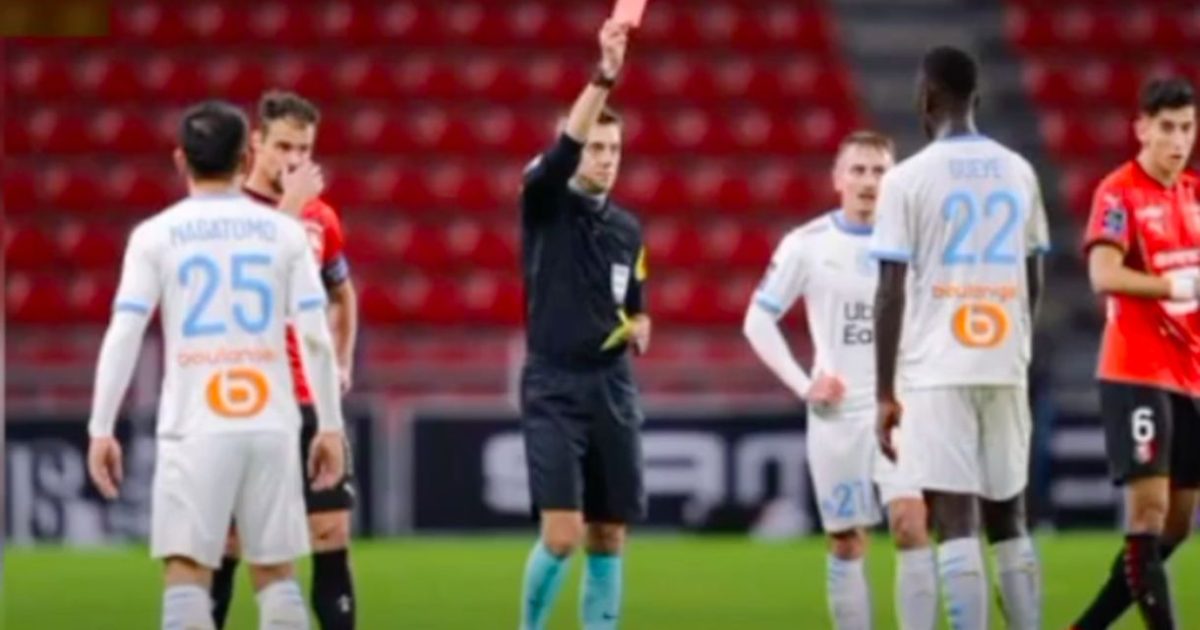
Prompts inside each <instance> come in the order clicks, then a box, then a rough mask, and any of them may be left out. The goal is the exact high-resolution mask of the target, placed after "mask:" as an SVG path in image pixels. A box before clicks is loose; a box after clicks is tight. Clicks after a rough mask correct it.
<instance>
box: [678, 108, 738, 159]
mask: <svg viewBox="0 0 1200 630" xmlns="http://www.w3.org/2000/svg"><path fill="white" fill-rule="evenodd" d="M664 118H665V123H666V125H667V137H668V139H669V140H670V143H671V149H672V150H673V151H672V152H680V153H693V154H697V153H698V154H708V155H723V154H726V153H731V152H733V151H734V149H735V148H736V145H735V144H734V140H733V138H732V137H731V136H730V134H729V128H728V127H727V126H726V124H725V119H724V118H723V117H719V116H717V115H716V114H712V115H710V114H709V113H708V112H706V111H705V110H701V109H686V110H682V111H678V112H672V113H670V114H667V115H666V116H665V117H664Z"/></svg>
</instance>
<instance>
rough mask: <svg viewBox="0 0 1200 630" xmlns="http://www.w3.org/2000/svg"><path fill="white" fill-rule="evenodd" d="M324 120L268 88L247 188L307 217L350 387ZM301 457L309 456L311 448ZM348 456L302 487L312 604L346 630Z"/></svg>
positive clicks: (303, 388) (351, 614) (224, 590)
mask: <svg viewBox="0 0 1200 630" xmlns="http://www.w3.org/2000/svg"><path fill="white" fill-rule="evenodd" d="M319 120H320V114H319V112H318V111H317V108H316V107H315V106H314V105H313V104H312V103H310V102H309V101H307V100H306V99H304V98H302V97H300V96H298V95H296V94H293V93H290V92H280V91H272V92H267V93H266V94H264V95H263V96H262V98H261V99H260V100H259V105H258V129H257V130H256V132H255V133H254V135H253V142H254V165H253V167H252V168H251V171H250V175H249V177H248V178H247V180H246V182H245V186H244V192H245V193H246V194H247V195H249V196H250V197H253V198H255V199H258V200H259V201H261V202H263V203H265V204H268V205H271V206H276V207H278V208H280V209H281V210H282V211H284V212H288V213H290V214H293V215H295V216H296V217H297V218H298V219H300V221H301V222H303V223H304V227H305V229H306V230H307V232H308V237H309V242H310V243H311V245H312V248H313V255H314V256H316V258H317V262H318V263H319V265H318V266H319V267H320V270H321V280H322V282H323V283H324V284H325V289H326V291H327V292H328V294H329V322H330V327H331V328H332V332H333V339H334V345H335V347H336V351H337V360H338V372H339V375H340V378H341V385H342V392H343V393H345V392H346V391H347V390H348V389H349V388H350V383H351V378H352V376H351V374H352V372H351V365H352V362H353V356H354V342H355V336H356V332H357V324H358V322H357V319H358V312H357V308H356V304H357V301H356V297H355V292H354V285H353V284H352V283H351V281H350V273H349V272H350V269H349V266H348V265H347V263H346V257H345V252H344V238H343V235H342V224H341V221H340V220H339V219H338V216H337V213H336V212H335V211H334V210H333V208H331V207H330V206H329V205H328V204H326V203H325V202H324V201H322V200H321V199H320V198H319V197H318V196H319V195H320V193H321V191H322V189H323V188H324V180H323V178H322V176H321V172H320V169H319V168H318V167H317V166H316V164H314V163H313V161H312V153H313V145H314V143H315V140H316V133H317V124H318V122H319ZM287 332H288V338H287V342H288V359H289V361H290V363H291V366H292V378H293V380H294V384H295V388H296V399H297V400H299V401H300V411H301V414H302V416H303V418H304V425H303V429H302V435H301V442H300V444H301V448H302V449H303V448H305V446H304V445H307V444H308V443H309V442H310V441H311V436H312V435H313V432H314V431H315V430H316V424H315V423H314V421H315V418H316V416H315V415H314V413H313V407H312V395H311V393H310V392H309V388H308V383H307V382H306V379H305V377H304V370H303V367H302V365H301V362H300V353H299V348H298V347H297V345H296V336H295V331H294V330H292V328H291V327H290V326H289V327H288V331H287ZM304 455H305V457H307V453H304ZM349 462H350V460H349V453H347V465H346V476H345V478H343V479H342V480H341V481H339V482H338V483H337V484H336V485H334V486H333V487H332V488H330V489H327V490H322V491H316V490H313V489H312V488H311V487H308V486H305V488H304V500H305V505H306V507H307V510H308V524H309V531H310V533H311V537H312V550H313V577H312V580H313V582H312V605H313V610H314V611H315V612H316V615H317V620H318V621H319V622H320V625H321V627H322V628H323V629H324V630H347V629H351V628H353V627H354V623H355V616H356V615H355V602H354V586H353V580H352V578H351V573H350V562H349V555H348V549H349V542H350V514H351V510H352V509H353V508H354V494H355V490H354V477H353V466H352V464H350V463H349ZM234 538H235V536H232V535H231V541H230V549H229V553H228V554H227V556H226V558H225V559H224V561H223V562H222V566H221V569H220V570H219V571H218V572H217V573H216V574H215V575H214V576H213V585H212V597H213V603H214V606H213V617H214V619H215V620H216V622H217V627H223V625H224V621H225V617H226V615H227V613H228V611H229V602H230V599H231V598H232V596H233V574H234V572H235V570H236V568H237V562H238V561H237V558H236V555H235V554H236V549H237V547H236V540H235V539H234Z"/></svg>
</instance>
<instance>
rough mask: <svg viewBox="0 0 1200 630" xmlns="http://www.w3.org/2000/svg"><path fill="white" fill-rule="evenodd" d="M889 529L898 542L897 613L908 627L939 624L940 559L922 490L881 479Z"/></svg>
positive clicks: (926, 628)
mask: <svg viewBox="0 0 1200 630" xmlns="http://www.w3.org/2000/svg"><path fill="white" fill-rule="evenodd" d="M879 491H880V496H881V498H882V500H883V501H884V503H885V504H886V505H887V506H888V510H887V511H888V529H889V530H890V531H891V533H892V541H893V542H894V543H895V545H896V579H895V582H896V587H895V591H896V615H897V616H898V617H899V622H900V624H899V625H900V627H901V628H903V629H904V630H933V629H934V628H935V627H937V612H938V607H937V606H938V582H937V559H936V558H935V557H934V553H933V547H932V546H931V545H930V542H929V513H928V511H927V510H926V509H925V500H924V499H923V498H922V497H921V493H920V491H919V490H912V489H908V488H904V489H900V488H897V487H895V486H892V485H890V484H887V483H880V485H879Z"/></svg>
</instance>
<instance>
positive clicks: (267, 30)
mask: <svg viewBox="0 0 1200 630" xmlns="http://www.w3.org/2000/svg"><path fill="white" fill-rule="evenodd" d="M316 13H317V8H316V7H311V6H309V5H306V4H297V3H284V2H262V3H258V4H257V5H255V6H254V7H253V8H252V9H251V10H250V15H249V30H250V36H251V37H252V38H254V39H257V40H260V41H272V42H278V43H279V44H281V45H283V46H299V45H303V44H307V43H309V42H313V41H317V38H318V27H317V22H318V20H319V16H318V15H317V14H316Z"/></svg>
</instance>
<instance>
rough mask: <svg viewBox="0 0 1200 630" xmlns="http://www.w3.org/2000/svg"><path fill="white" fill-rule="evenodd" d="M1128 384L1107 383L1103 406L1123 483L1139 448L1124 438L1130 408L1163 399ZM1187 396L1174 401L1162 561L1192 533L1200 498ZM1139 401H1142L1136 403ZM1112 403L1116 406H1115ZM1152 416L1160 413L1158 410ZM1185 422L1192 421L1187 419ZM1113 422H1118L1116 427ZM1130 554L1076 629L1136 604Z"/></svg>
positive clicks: (1094, 629)
mask: <svg viewBox="0 0 1200 630" xmlns="http://www.w3.org/2000/svg"><path fill="white" fill-rule="evenodd" d="M1123 387H1125V386H1117V385H1114V384H1103V383H1102V384H1101V401H1102V405H1105V409H1104V410H1103V412H1104V420H1105V426H1106V428H1107V429H1108V430H1107V431H1106V440H1107V442H1108V444H1107V446H1108V450H1109V459H1110V465H1111V467H1112V472H1113V474H1114V476H1115V477H1116V478H1117V479H1118V481H1120V480H1121V479H1122V478H1123V477H1124V476H1126V475H1128V474H1129V473H1128V472H1127V471H1126V470H1127V469H1128V468H1129V466H1130V464H1131V462H1130V461H1129V460H1130V458H1129V455H1128V453H1127V451H1128V450H1129V449H1131V448H1133V442H1131V441H1130V440H1131V438H1125V437H1121V436H1122V434H1124V433H1125V432H1126V431H1127V430H1128V429H1129V424H1130V422H1129V421H1128V420H1127V419H1126V418H1127V416H1128V415H1129V414H1130V413H1131V411H1130V409H1131V408H1134V407H1138V406H1149V407H1150V408H1151V409H1155V405H1154V404H1152V403H1153V402H1154V400H1155V399H1156V398H1161V397H1162V396H1161V395H1157V394H1152V393H1149V392H1140V393H1137V392H1129V391H1126V390H1124V389H1123ZM1106 388H1112V391H1109V392H1108V393H1105V389H1106ZM1184 400H1185V399H1182V398H1181V399H1180V401H1178V402H1177V401H1172V404H1171V413H1172V416H1173V417H1172V419H1173V420H1177V421H1176V422H1173V423H1172V425H1173V428H1174V430H1175V436H1174V438H1175V439H1173V440H1172V444H1171V448H1172V451H1173V452H1172V458H1171V460H1172V461H1171V477H1172V483H1171V492H1170V497H1169V499H1168V508H1167V515H1166V518H1165V520H1164V524H1163V530H1162V536H1161V538H1160V539H1159V545H1158V547H1159V559H1160V560H1161V561H1162V562H1166V561H1167V560H1168V559H1169V558H1170V557H1171V555H1172V554H1173V553H1174V552H1175V550H1176V549H1178V548H1179V546H1180V545H1181V544H1182V543H1183V541H1184V540H1185V539H1186V538H1187V537H1188V535H1189V534H1190V533H1191V528H1192V517H1193V515H1194V514H1195V510H1196V502H1197V497H1198V496H1200V494H1198V493H1197V491H1196V488H1197V487H1198V486H1200V461H1197V458H1196V457H1195V451H1194V449H1195V447H1196V446H1197V445H1200V427H1197V426H1196V424H1197V422H1200V414H1197V413H1196V408H1195V403H1194V402H1193V401H1189V402H1191V404H1183V401H1184ZM1139 402H1140V403H1142V404H1141V405H1139V404H1135V403H1139ZM1159 404H1161V402H1160V403H1159ZM1108 405H1112V407H1111V409H1110V408H1109V407H1108ZM1158 413H1160V414H1161V413H1162V412H1161V411H1159V412H1158ZM1151 415H1154V414H1153V412H1152V414H1151ZM1184 420H1188V421H1189V422H1184ZM1110 424H1112V425H1115V426H1113V427H1110V426H1109V425H1110ZM1130 433H1131V431H1130ZM1143 435H1144V431H1143ZM1189 444H1191V448H1192V449H1193V451H1192V452H1191V453H1187V454H1185V453H1184V451H1185V450H1187V449H1188V448H1189ZM1117 452H1120V453H1121V454H1122V456H1123V459H1124V460H1126V464H1121V465H1119V464H1118V462H1119V461H1120V460H1118V459H1117V458H1116V457H1114V455H1115V454H1116V453H1117ZM1125 556H1126V553H1125V549H1122V550H1121V551H1120V552H1119V553H1117V557H1116V559H1115V560H1114V561H1113V565H1112V569H1111V570H1110V571H1109V576H1108V580H1107V581H1106V582H1105V583H1104V585H1103V586H1101V588H1100V592H1099V593H1097V595H1096V597H1095V598H1094V599H1093V600H1092V603H1091V604H1090V605H1089V606H1088V608H1087V609H1086V610H1085V611H1084V612H1083V614H1082V615H1081V616H1080V617H1079V619H1078V620H1077V621H1076V622H1075V625H1074V626H1073V628H1076V629H1078V630H1099V629H1102V628H1107V627H1109V626H1110V625H1112V624H1113V623H1116V621H1117V619H1119V618H1120V617H1121V615H1123V614H1124V613H1125V610H1126V609H1127V608H1129V606H1130V605H1131V604H1133V595H1132V593H1131V592H1130V584H1129V580H1128V579H1127V576H1126V571H1125V566H1126V563H1125Z"/></svg>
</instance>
